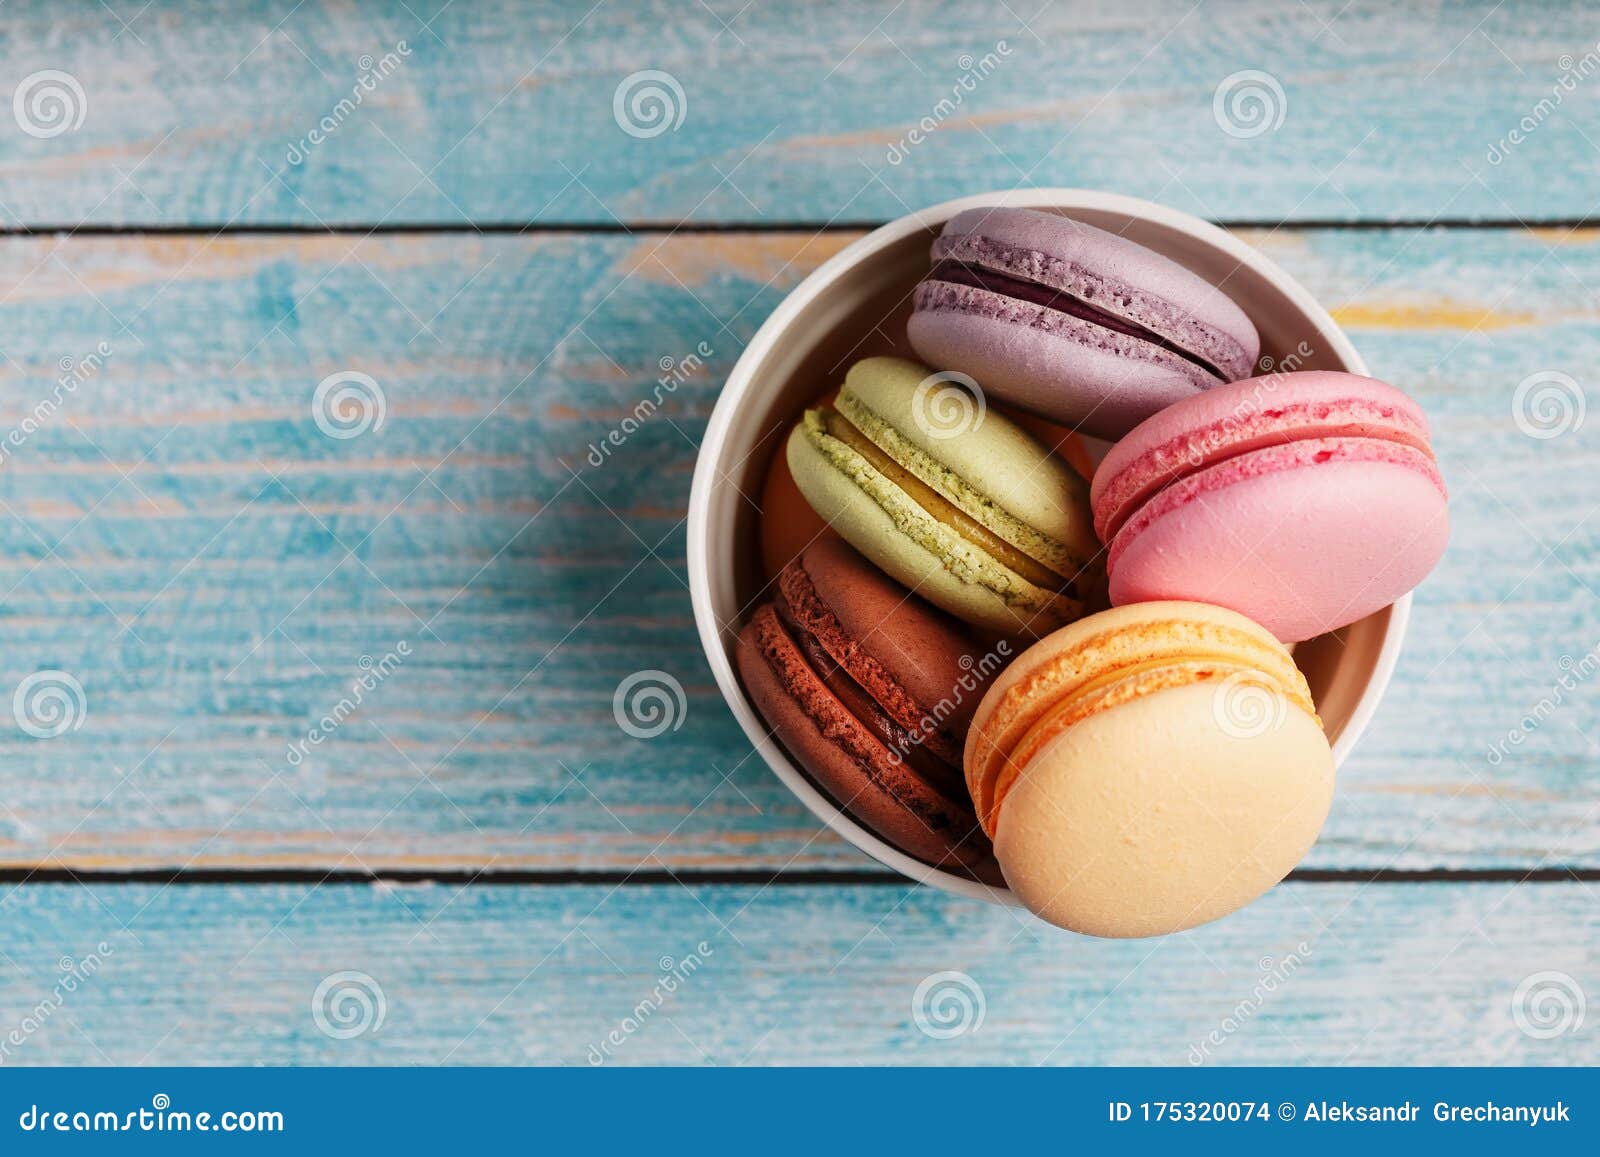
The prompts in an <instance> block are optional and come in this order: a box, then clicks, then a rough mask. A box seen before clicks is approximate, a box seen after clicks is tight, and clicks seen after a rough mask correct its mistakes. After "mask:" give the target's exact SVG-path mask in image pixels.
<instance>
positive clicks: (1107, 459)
mask: <svg viewBox="0 0 1600 1157" xmlns="http://www.w3.org/2000/svg"><path fill="white" fill-rule="evenodd" d="M906 338H907V341H908V343H909V345H910V347H911V349H912V350H914V351H915V353H916V354H917V355H918V357H919V358H921V359H922V360H921V362H920V363H918V362H912V361H908V360H904V359H900V358H888V357H873V358H866V359H864V360H861V361H858V362H857V363H855V364H854V365H852V366H850V367H849V368H848V370H847V372H846V373H845V375H844V380H843V382H842V383H837V382H834V383H823V382H819V383H818V396H819V400H818V402H817V403H816V404H814V405H813V406H812V407H811V408H810V409H808V410H807V411H806V412H805V413H804V415H803V416H802V417H801V418H800V420H799V421H798V423H797V424H796V425H795V427H794V428H793V430H792V431H791V433H790V435H789V439H788V442H787V445H786V449H785V452H784V454H783V455H782V456H781V458H780V460H779V461H778V462H777V463H776V464H775V467H774V477H775V478H778V479H779V481H778V482H777V483H772V482H769V486H768V491H767V496H768V506H769V509H768V510H767V511H766V517H767V521H768V523H770V524H778V523H781V524H782V525H783V526H784V527H785V529H786V532H787V534H788V535H789V538H788V542H789V543H791V544H792V545H790V546H785V547H782V548H774V547H773V546H772V545H771V544H770V543H768V544H766V545H765V546H764V553H765V555H766V558H767V560H768V565H769V569H770V571H771V572H772V573H770V574H769V578H770V579H771V582H770V584H769V588H770V590H771V591H772V593H773V598H772V601H771V602H769V603H767V604H766V605H763V606H761V607H760V608H759V609H757V610H756V612H755V614H754V615H753V616H752V617H751V618H750V620H749V621H748V622H747V623H746V625H745V626H744V628H743V630H742V632H741V636H740V641H739V647H738V666H739V671H740V674H741V677H742V679H743V680H744V683H745V686H746V689H747V691H748V692H749V694H750V696H751V699H752V700H753V701H754V703H755V705H756V707H757V709H758V710H759V711H760V712H761V714H762V716H763V717H764V718H765V719H766V721H767V723H768V724H769V726H770V727H771V728H772V731H773V733H774V735H775V737H776V738H777V739H778V740H779V741H780V742H781V743H782V744H783V745H784V746H785V748H786V749H787V750H788V751H789V753H790V755H791V756H792V757H793V758H794V759H795V761H796V762H797V763H799V764H800V765H801V767H803V768H804V769H805V771H806V772H807V774H808V775H809V777H810V778H811V780H812V781H813V783H814V784H815V785H816V786H817V787H818V788H819V789H820V790H821V791H822V792H824V793H825V794H826V795H828V796H829V797H830V798H831V799H832V800H833V801H834V802H835V803H836V804H838V805H839V806H840V807H842V808H843V809H844V810H846V811H848V812H849V813H850V814H851V815H852V816H853V817H854V818H855V819H856V820H857V821H858V822H860V823H861V824H862V825H863V826H865V827H867V828H868V829H870V830H871V831H873V832H875V833H876V834H877V835H879V836H880V837H881V838H883V839H884V840H885V841H887V842H888V843H890V844H892V845H894V846H895V847H897V848H899V849H900V850H901V851H904V852H906V853H908V854H910V855H912V856H914V857H916V858H918V859H920V860H922V861H924V862H925V863H928V864H931V865H933V866H935V867H939V868H943V869H945V870H949V871H954V872H957V873H961V874H965V875H967V876H970V877H972V878H975V879H978V880H981V881H984V882H987V883H993V884H1000V883H1004V884H1005V885H1006V886H1009V887H1010V888H1011V890H1012V891H1013V892H1015V893H1016V895H1017V896H1018V897H1019V898H1020V899H1021V900H1022V901H1023V903H1024V904H1026V905H1027V907H1028V908H1030V909H1031V910H1032V911H1034V912H1035V913H1036V914H1038V915H1039V916H1041V917H1043V918H1044V919H1046V920H1048V921H1050V922H1052V923H1054V924H1057V925H1060V926H1061V927H1064V928H1070V929H1073V930H1076V931H1080V932H1085V933H1090V934H1094V935H1101V936H1149V935H1158V934H1162V933H1167V932H1173V931H1178V930H1180V929H1184V928H1188V927H1192V926H1194V925H1196V924H1200V923H1204V922H1206V921H1209V920H1213V919H1216V918H1218V917H1220V916H1222V915H1224V914H1226V913H1228V912H1231V911H1233V910H1234V909H1236V908H1238V907H1240V906H1242V905H1243V904H1246V903H1248V902H1249V901H1251V900H1252V899H1254V898H1255V897H1256V896H1258V895H1260V894H1261V893H1262V892H1264V891H1266V890H1267V889H1268V888H1270V887H1271V886H1272V885H1273V884H1275V883H1276V882H1277V881H1278V880H1280V879H1282V878H1283V876H1284V875H1286V874H1287V873H1288V872H1289V871H1290V870H1291V869H1292V868H1293V867H1294V866H1295V864H1296V863H1298V862H1299V860H1300V859H1301V857H1302V856H1303V855H1304V854H1305V853H1306V851H1307V850H1308V849H1309V848H1310V847H1311V845H1312V844H1313V843H1314V842H1315V840H1316V837H1317V834H1318V832H1319V831H1320V829H1321V826H1322V823H1323V821H1324V819H1325V818H1326V815H1327V812H1328V808H1329V806H1330V803H1331V800H1332V791H1333V772H1334V766H1333V756H1332V752H1331V749H1330V747H1329V743H1328V740H1327V737H1326V735H1325V734H1324V732H1323V729H1322V724H1321V721H1320V720H1319V719H1318V716H1317V709H1316V705H1315V703H1313V701H1312V696H1311V692H1310V689H1309V687H1308V685H1307V682H1306V679H1305V677H1304V675H1302V674H1301V672H1300V671H1299V669H1298V668H1297V667H1296V666H1295V663H1294V659H1293V656H1292V654H1291V652H1290V647H1289V645H1292V644H1294V643H1297V642H1301V641H1304V640H1307V639H1310V638H1312V637H1314V636H1317V635H1322V634H1326V633H1328V632H1331V631H1335V630H1338V629H1339V628H1341V627H1345V626H1348V625H1349V624H1351V623H1353V622H1355V621H1357V620H1359V619H1361V618H1364V617H1366V616H1367V615H1369V614H1372V613H1373V612H1375V611H1377V610H1380V609H1381V608H1383V607H1385V606H1387V605H1388V604H1390V603H1392V602H1393V601H1394V600H1395V599H1397V598H1399V597H1400V596H1401V595H1403V594H1404V593H1406V592H1407V591H1409V590H1410V589H1412V587H1414V586H1415V585H1416V584H1417V583H1419V582H1420V581H1421V580H1422V579H1423V577H1425V576H1426V575H1427V573H1428V572H1429V571H1430V570H1431V569H1432V567H1433V566H1434V564H1435V563H1437V562H1438V560H1439V558H1440V556H1441V555H1442V553H1443V551H1444V548H1445V542H1446V539H1447V537H1448V532H1449V524H1448V515H1447V506H1446V494H1445V487H1444V483H1443V480H1442V479H1441V477H1440V475H1439V470H1438V466H1437V464H1436V462H1435V460H1434V457H1433V453H1432V450H1431V448H1430V445H1429V432H1428V426H1427V421H1426V419H1425V418H1424V416H1423V414H1422V412H1421V410H1420V409H1419V408H1418V407H1417V405H1416V404H1415V403H1414V402H1413V401H1411V399H1409V398H1408V397H1407V396H1406V395H1405V394H1403V393H1402V392H1400V391H1399V390H1397V389H1395V388H1393V387H1392V386H1388V385H1385V384H1383V383H1382V382H1378V381H1374V380H1372V379H1370V378H1363V377H1358V376H1355V375H1351V374H1345V373H1334V372H1327V371H1308V372H1295V373H1275V374H1267V375H1265V376H1261V377H1250V376H1249V375H1250V374H1251V373H1252V371H1253V370H1254V369H1255V366H1256V360H1257V358H1258V356H1259V355H1260V352H1261V341H1260V338H1259V337H1258V335H1257V332H1256V329H1255V327H1254V325H1253V324H1252V323H1251V321H1250V319H1249V317H1247V316H1246V314H1245V313H1244V311H1243V310H1241V309H1240V308H1239V306H1238V305H1237V304H1235V303H1234V302H1233V301H1232V300H1231V299H1230V298H1229V297H1228V296H1227V295H1226V294H1225V293H1224V292H1223V291H1222V290H1221V289H1219V288H1218V287H1216V286H1214V285H1212V284H1210V283H1209V282H1207V281H1205V280H1204V279H1203V278H1201V277H1199V276H1198V275H1197V274H1195V273H1193V272H1191V271H1190V270H1188V269H1186V268H1184V267H1183V266H1181V265H1179V264H1178V263H1176V262H1174V261H1172V260H1170V259H1169V258H1167V257H1165V256H1163V255H1161V254H1158V253H1155V252H1153V251H1151V250H1149V249H1146V248H1144V247H1143V246H1141V245H1138V244H1136V243H1134V242H1132V241H1130V240H1128V239H1126V238H1124V237H1121V236H1118V235H1115V234H1112V233H1108V232H1106V231H1104V230H1102V229H1098V228H1095V227H1093V226H1091V225H1088V224H1085V223H1082V222H1079V221H1075V220H1072V219H1070V218H1067V217H1063V216H1059V215H1056V214H1052V213H1044V212H1037V211H1034V210H1029V209H1011V208H994V209H982V210H969V211H967V212H963V213H960V214H957V215H956V216H955V217H953V218H952V219H951V220H950V221H949V222H948V224H947V225H946V226H945V228H944V230H943V232H942V233H941V234H940V235H939V237H938V238H937V239H936V240H935V241H934V242H933V246H932V252H931V255H930V265H929V270H928V272H927V274H926V276H925V277H924V278H923V280H922V282H921V283H920V284H919V285H918V286H917V288H916V290H915V294H914V297H913V310H912V313H911V317H910V320H909V323H908V325H907V332H906ZM1069 432H1070V433H1069ZM1078 435H1085V436H1089V437H1093V438H1098V439H1103V440H1106V441H1109V442H1112V443H1114V444H1113V445H1111V446H1110V448H1109V449H1108V450H1107V451H1106V452H1105V454H1104V457H1103V460H1102V461H1101V462H1100V464H1099V466H1098V468H1093V469H1092V480H1091V479H1090V478H1088V477H1086V474H1088V473H1089V471H1083V472H1080V469H1075V468H1074V465H1073V464H1072V461H1071V459H1072V458H1073V455H1072V454H1071V453H1070V452H1068V451H1070V450H1071V449H1073V448H1074V447H1073V439H1075V438H1076V437H1077V436H1078ZM1081 445H1082V443H1081V442H1080V443H1078V447H1079V448H1081ZM784 494H798V496H799V497H800V499H803V503H800V502H798V501H797V502H796V503H795V508H796V513H795V514H794V515H792V516H790V515H785V516H784V517H782V518H779V517H778V516H777V513H776V509H775V506H774V504H773V502H772V499H773V497H774V496H775V495H776V496H779V497H781V496H782V495H784Z"/></svg>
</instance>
